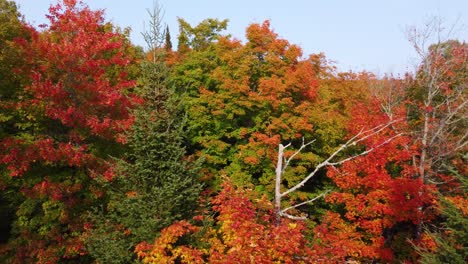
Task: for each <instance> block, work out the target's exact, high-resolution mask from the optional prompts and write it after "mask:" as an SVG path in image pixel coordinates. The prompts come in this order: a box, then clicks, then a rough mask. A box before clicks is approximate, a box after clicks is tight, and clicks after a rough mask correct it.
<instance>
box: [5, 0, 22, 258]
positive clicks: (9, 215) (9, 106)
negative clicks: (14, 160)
mask: <svg viewBox="0 0 468 264" xmlns="http://www.w3.org/2000/svg"><path fill="white" fill-rule="evenodd" d="M0 24H1V25H2V27H1V29H0V102H1V103H0V140H1V139H3V138H4V137H7V136H9V135H12V134H14V133H15V130H16V128H15V122H16V121H17V118H18V116H17V114H18V113H17V112H16V111H15V110H14V107H13V105H14V104H15V103H16V102H17V97H18V94H19V92H20V90H21V89H19V87H21V86H22V83H23V82H24V81H25V79H26V78H25V76H23V75H21V74H18V73H16V72H15V68H18V67H20V66H21V65H24V64H26V62H25V60H24V56H23V55H22V54H21V52H20V50H19V49H17V48H16V47H15V39H16V38H28V31H27V30H26V28H25V25H24V21H23V20H22V16H21V14H20V13H19V12H18V9H17V6H16V4H15V3H14V2H12V1H7V0H1V1H0ZM13 185H14V183H13V182H12V181H11V177H10V176H9V175H8V173H7V172H6V170H5V169H4V168H3V167H2V166H0V190H1V191H2V193H1V194H0V212H1V213H0V218H1V219H2V222H1V224H0V234H1V235H0V244H4V243H6V242H7V241H8V239H9V238H10V232H11V224H12V222H13V221H14V218H15V211H16V206H17V205H18V203H20V201H21V197H20V196H19V195H17V193H18V186H13ZM1 261H2V258H0V262H1Z"/></svg>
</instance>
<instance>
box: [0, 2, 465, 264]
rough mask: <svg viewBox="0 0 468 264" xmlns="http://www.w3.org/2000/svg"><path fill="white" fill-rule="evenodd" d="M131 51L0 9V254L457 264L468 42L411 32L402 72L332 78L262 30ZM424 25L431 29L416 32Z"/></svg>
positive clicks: (64, 7)
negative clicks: (408, 59)
mask: <svg viewBox="0 0 468 264" xmlns="http://www.w3.org/2000/svg"><path fill="white" fill-rule="evenodd" d="M161 15H162V11H161V9H160V8H159V7H158V6H155V8H154V9H152V10H151V12H149V17H148V21H149V23H148V24H149V29H148V31H147V32H144V37H145V40H146V42H147V47H139V46H136V45H134V44H133V43H132V41H131V40H130V39H129V29H121V28H119V27H118V26H117V25H114V24H112V23H111V22H109V21H106V20H105V17H104V11H102V10H92V9H91V8H90V7H89V6H87V5H86V4H85V3H83V2H81V1H76V0H60V1H58V3H57V4H53V5H51V7H50V9H49V13H48V14H46V17H47V19H48V20H49V23H48V24H47V25H41V26H38V27H35V26H33V25H31V24H29V23H27V22H26V21H25V18H24V17H23V15H22V14H21V13H20V12H19V11H18V7H17V5H16V4H15V3H14V2H13V1H10V0H0V23H1V27H0V190H1V194H0V214H1V215H0V218H1V219H2V222H1V223H0V261H1V262H2V263H134V262H135V263H345V262H346V263H466V262H467V261H468V249H467V245H468V241H467V237H468V233H467V232H468V220H467V219H468V218H467V216H468V200H467V199H468V198H467V174H468V169H467V166H466V164H467V159H468V154H467V147H468V146H467V141H468V134H467V133H468V115H467V101H468V100H467V99H468V98H467V90H468V89H467V85H468V71H467V70H468V44H466V43H464V42H462V41H460V40H457V39H440V40H439V41H438V42H435V43H431V44H430V45H429V46H427V41H428V39H430V38H429V35H430V34H434V35H437V34H439V33H441V31H442V30H443V28H442V27H440V21H438V20H437V19H434V20H432V21H431V23H432V24H429V25H427V27H426V28H422V29H417V28H414V29H412V30H408V34H407V38H408V40H409V41H410V43H411V44H412V45H413V46H414V48H415V50H416V52H417V54H418V56H419V62H418V63H419V64H418V67H417V69H416V70H415V72H408V73H406V74H405V75H403V76H398V77H395V76H392V75H384V76H376V75H374V74H373V73H371V72H351V71H349V72H341V71H339V70H337V67H336V65H335V64H334V63H332V62H330V61H329V59H328V58H327V57H326V54H323V53H319V54H304V53H303V51H302V49H301V47H299V46H298V45H296V44H293V43H290V42H289V41H288V40H286V39H283V38H281V37H280V36H279V35H278V33H277V32H275V31H274V30H273V29H272V27H271V25H270V22H269V21H264V22H262V23H253V24H251V25H249V26H248V27H247V28H246V29H245V34H246V40H245V41H240V40H238V39H236V38H233V37H232V36H230V35H229V34H228V33H226V32H229V23H228V21H227V20H220V19H216V18H207V19H206V20H203V21H202V22H201V23H199V24H198V25H191V24H190V23H188V22H187V21H186V20H184V19H183V18H180V19H179V31H178V35H177V36H176V37H177V45H173V44H172V42H171V34H172V33H171V32H169V28H168V27H167V26H166V25H165V24H164V22H163V21H164V20H163V17H162V16H161ZM422 32H424V33H430V34H429V35H428V34H422Z"/></svg>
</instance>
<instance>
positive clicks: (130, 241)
mask: <svg viewBox="0 0 468 264" xmlns="http://www.w3.org/2000/svg"><path fill="white" fill-rule="evenodd" d="M153 14H155V13H153ZM152 19H153V21H154V19H159V18H156V17H155V16H152ZM153 24H154V23H153ZM157 24H158V25H159V23H157ZM151 32H162V31H160V30H159V28H158V29H156V30H152V31H151ZM147 39H153V40H155V41H157V40H159V39H161V38H159V37H153V38H147ZM148 44H149V45H148V46H149V47H150V50H149V51H150V52H154V53H155V54H154V55H155V56H154V58H156V59H155V60H153V61H152V62H144V63H142V77H141V79H140V86H139V87H140V88H139V89H140V91H139V92H140V94H141V96H142V97H143V98H144V99H145V104H144V105H143V106H142V107H140V108H139V109H137V110H136V111H135V112H134V114H135V122H134V126H133V129H132V131H131V132H129V135H128V138H127V143H128V147H129V149H130V151H129V153H128V155H127V157H126V159H125V160H120V161H119V162H118V166H117V167H116V177H115V178H114V179H113V180H112V181H111V182H103V185H104V186H105V188H106V189H107V190H108V193H107V194H108V195H107V199H108V201H107V205H106V206H105V207H104V208H102V209H101V210H98V212H97V213H96V214H95V215H94V216H92V218H93V222H94V228H92V229H91V230H90V235H89V237H88V241H87V242H88V250H89V252H90V254H91V255H92V256H93V257H95V258H96V259H97V260H98V261H99V262H102V263H128V262H129V261H131V260H132V259H134V254H133V248H134V246H135V245H136V244H138V243H140V242H142V241H147V242H152V241H153V240H154V238H155V237H157V236H158V233H159V231H160V230H161V229H163V228H164V227H167V226H169V225H170V224H171V223H173V222H174V221H176V220H181V219H186V218H188V217H190V215H191V213H192V212H193V210H194V208H195V206H196V204H197V202H198V197H199V193H200V189H201V186H200V184H199V183H198V182H197V180H196V175H197V165H196V164H195V163H192V162H189V161H187V160H185V159H184V157H185V148H184V146H183V143H184V131H183V129H184V124H185V122H184V120H185V118H184V113H183V112H182V110H181V109H182V108H181V107H180V100H178V99H177V97H176V95H175V94H174V93H173V92H172V90H171V89H170V88H168V87H167V84H166V77H167V73H168V70H167V68H166V66H165V64H164V62H163V59H164V53H163V49H161V48H160V47H161V45H159V44H158V43H156V44H155V43H148ZM155 45H156V46H158V47H156V48H154V47H155Z"/></svg>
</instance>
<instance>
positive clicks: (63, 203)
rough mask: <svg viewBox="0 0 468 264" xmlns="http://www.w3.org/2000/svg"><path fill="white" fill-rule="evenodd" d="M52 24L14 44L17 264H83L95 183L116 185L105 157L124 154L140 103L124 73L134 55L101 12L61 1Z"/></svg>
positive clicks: (11, 158) (12, 163)
mask: <svg viewBox="0 0 468 264" xmlns="http://www.w3.org/2000/svg"><path fill="white" fill-rule="evenodd" d="M48 19H49V22H50V24H49V26H43V27H42V32H38V31H36V29H34V28H33V27H30V26H28V27H26V28H27V30H28V34H29V35H30V37H29V38H22V39H18V40H17V42H16V44H15V48H16V49H18V50H19V52H21V54H22V56H24V60H25V62H26V63H25V64H22V65H21V67H18V68H16V69H15V71H14V72H15V73H17V74H19V75H21V76H25V81H24V84H23V85H22V86H20V87H19V89H18V90H17V91H15V94H16V96H15V98H14V99H12V100H11V101H7V104H6V105H7V106H10V107H11V108H9V109H10V110H11V111H12V112H13V113H14V116H15V118H14V120H13V119H12V120H11V121H10V122H11V124H12V127H11V129H10V130H9V131H7V133H6V134H4V135H2V138H1V139H0V153H1V154H0V163H1V164H2V167H1V170H2V174H8V175H9V176H10V179H11V180H10V181H9V182H7V183H8V185H7V186H6V187H5V188H7V191H6V192H11V191H14V190H17V191H18V194H19V195H20V196H21V203H20V204H19V205H18V207H17V208H16V218H15V221H14V224H13V230H12V235H11V238H10V241H9V243H8V245H7V248H6V251H7V253H8V254H7V255H9V256H10V257H11V261H13V262H17V263H25V262H35V263H56V262H59V261H63V260H64V259H77V261H83V262H86V259H87V258H86V256H84V255H86V250H85V248H84V245H83V241H82V237H81V235H82V232H84V230H85V229H84V224H85V223H84V220H85V218H84V216H85V213H86V211H87V210H88V209H89V208H91V207H92V206H93V205H94V204H95V203H96V202H97V201H98V200H99V198H100V197H101V194H102V193H101V191H100V190H99V189H98V187H99V186H98V185H97V184H96V181H95V179H96V178H97V177H99V176H104V177H105V178H106V179H107V180H110V179H111V178H112V173H111V172H110V170H109V169H110V168H111V167H112V165H111V163H109V162H108V161H109V155H113V156H118V155H120V151H121V149H122V144H121V143H122V142H124V141H125V137H124V135H123V133H122V132H123V131H124V130H125V129H127V128H128V127H129V125H130V124H131V123H132V117H131V115H130V112H129V108H132V107H134V105H136V104H137V103H138V98H137V97H136V96H135V95H134V93H133V92H132V88H133V87H134V81H132V80H131V79H130V78H129V77H130V76H128V74H127V73H128V72H129V71H130V70H131V65H132V64H133V63H134V62H133V61H134V59H135V57H134V55H135V52H134V50H133V48H132V47H131V46H130V45H129V42H128V41H127V40H126V37H125V36H124V35H123V34H120V33H119V32H116V30H114V28H113V27H112V25H111V24H105V23H104V19H103V12H102V11H92V10H90V9H89V8H88V7H87V6H85V5H84V4H82V3H81V2H77V1H73V0H64V1H61V2H59V4H57V5H54V6H51V7H50V9H49V15H48ZM2 28H3V27H2ZM12 59H13V58H12ZM119 142H120V143H119ZM15 188H17V189H15Z"/></svg>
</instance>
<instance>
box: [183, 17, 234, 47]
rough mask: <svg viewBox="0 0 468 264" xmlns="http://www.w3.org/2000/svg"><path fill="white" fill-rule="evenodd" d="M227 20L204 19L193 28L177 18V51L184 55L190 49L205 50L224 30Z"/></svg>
mask: <svg viewBox="0 0 468 264" xmlns="http://www.w3.org/2000/svg"><path fill="white" fill-rule="evenodd" d="M227 23H228V20H227V19H225V20H222V21H219V20H218V19H211V18H210V19H205V20H203V21H202V22H201V23H200V24H198V25H197V26H195V27H192V26H190V24H189V23H188V22H187V21H185V20H183V19H182V18H179V37H178V43H179V44H178V51H179V52H181V53H184V52H186V51H188V50H190V49H192V50H203V49H206V48H207V47H208V46H209V45H210V44H211V43H212V42H213V41H216V40H217V38H218V37H219V33H220V32H221V31H223V30H225V29H226V27H227Z"/></svg>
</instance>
